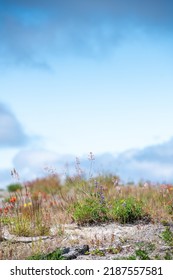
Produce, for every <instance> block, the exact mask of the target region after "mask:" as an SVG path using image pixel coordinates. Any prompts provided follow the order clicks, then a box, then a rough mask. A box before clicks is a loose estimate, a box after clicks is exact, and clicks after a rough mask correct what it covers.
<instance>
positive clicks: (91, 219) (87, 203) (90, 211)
mask: <svg viewBox="0 0 173 280" xmlns="http://www.w3.org/2000/svg"><path fill="white" fill-rule="evenodd" d="M73 207H74V211H73V215H72V217H73V219H74V220H75V222H77V223H78V224H80V225H84V224H92V223H100V222H106V221H108V220H109V217H108V208H107V207H106V205H105V204H102V203H100V201H99V199H96V198H86V199H84V200H83V201H81V202H77V203H75V204H74V205H73Z"/></svg>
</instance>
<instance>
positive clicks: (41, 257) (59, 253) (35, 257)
mask: <svg viewBox="0 0 173 280" xmlns="http://www.w3.org/2000/svg"><path fill="white" fill-rule="evenodd" d="M27 260H64V258H63V256H62V251H61V250H60V249H57V250H56V251H54V252H51V253H49V254H42V255H40V254H37V255H33V256H30V257H28V258H27Z"/></svg>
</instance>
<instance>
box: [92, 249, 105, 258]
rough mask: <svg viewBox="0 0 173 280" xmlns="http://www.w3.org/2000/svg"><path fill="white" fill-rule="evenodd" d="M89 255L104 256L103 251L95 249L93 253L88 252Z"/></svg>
mask: <svg viewBox="0 0 173 280" xmlns="http://www.w3.org/2000/svg"><path fill="white" fill-rule="evenodd" d="M90 254H91V255H94V256H100V257H102V256H105V252H104V251H103V250H100V249H95V250H93V251H91V252H90Z"/></svg>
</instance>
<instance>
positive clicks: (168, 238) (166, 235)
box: [161, 227, 173, 246]
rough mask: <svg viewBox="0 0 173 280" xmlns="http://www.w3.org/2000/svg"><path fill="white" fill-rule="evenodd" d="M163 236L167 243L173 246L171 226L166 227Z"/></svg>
mask: <svg viewBox="0 0 173 280" xmlns="http://www.w3.org/2000/svg"><path fill="white" fill-rule="evenodd" d="M161 238H162V239H163V240H164V241H165V243H166V244H167V245H169V246H173V232H172V231H171V230H170V227H166V229H165V230H164V231H163V232H162V234H161Z"/></svg>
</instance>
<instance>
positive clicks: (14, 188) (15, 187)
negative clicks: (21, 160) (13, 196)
mask: <svg viewBox="0 0 173 280" xmlns="http://www.w3.org/2000/svg"><path fill="white" fill-rule="evenodd" d="M21 189H22V186H21V184H18V183H17V184H10V185H8V186H7V190H8V191H9V192H16V191H18V190H21Z"/></svg>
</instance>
